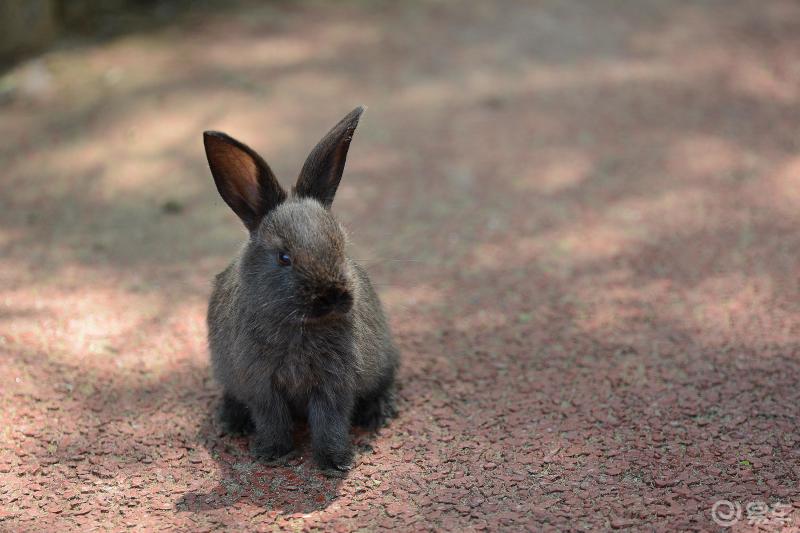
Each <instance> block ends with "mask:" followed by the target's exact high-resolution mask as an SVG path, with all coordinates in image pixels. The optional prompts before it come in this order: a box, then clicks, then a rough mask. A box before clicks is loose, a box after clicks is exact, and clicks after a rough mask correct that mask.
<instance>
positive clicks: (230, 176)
mask: <svg viewBox="0 0 800 533" xmlns="http://www.w3.org/2000/svg"><path fill="white" fill-rule="evenodd" d="M203 144H204V145H205V147H206V157H207V158H208V166H209V167H210V168H211V174H212V175H213V176H214V183H216V184H217V190H218V191H219V194H220V196H222V199H223V200H225V203H226V204H228V205H229V206H230V208H231V209H233V212H234V213H236V214H237V215H238V216H239V218H240V219H242V222H244V225H245V226H247V229H249V230H250V231H253V230H254V229H256V228H257V227H258V223H259V222H260V221H261V219H262V218H263V217H264V215H265V214H267V213H268V212H269V211H270V210H271V209H273V208H274V207H276V206H277V205H278V204H280V203H281V202H283V201H284V200H285V199H286V191H284V190H283V188H282V187H281V185H280V183H278V180H277V179H275V175H274V174H273V173H272V170H271V169H270V168H269V165H267V163H266V162H265V161H264V160H263V159H261V156H259V155H258V154H257V153H255V152H254V151H253V150H252V149H251V148H250V147H248V146H246V145H244V144H242V143H240V142H239V141H237V140H236V139H234V138H232V137H229V136H227V135H225V134H224V133H220V132H218V131H206V132H204V133H203Z"/></svg>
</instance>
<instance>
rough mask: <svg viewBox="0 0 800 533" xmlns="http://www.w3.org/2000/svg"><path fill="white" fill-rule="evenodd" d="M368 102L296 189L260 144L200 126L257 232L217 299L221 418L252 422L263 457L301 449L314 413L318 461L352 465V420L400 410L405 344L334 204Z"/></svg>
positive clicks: (317, 152) (313, 160)
mask: <svg viewBox="0 0 800 533" xmlns="http://www.w3.org/2000/svg"><path fill="white" fill-rule="evenodd" d="M363 111H364V109H363V108H362V107H358V108H356V109H354V110H353V111H351V112H350V113H349V114H348V115H347V116H346V117H344V118H343V119H342V120H341V121H340V122H339V123H338V124H336V126H334V127H333V129H332V130H331V131H329V132H328V133H327V135H325V137H323V138H322V140H321V141H320V142H319V144H317V146H316V147H315V148H314V149H313V150H312V151H311V154H310V155H309V156H308V159H307V160H306V162H305V164H304V165H303V168H302V170H301V171H300V177H299V178H298V179H297V183H296V184H295V186H294V188H293V189H292V191H291V193H290V194H287V192H286V191H285V190H284V189H283V188H282V187H281V185H280V184H279V183H278V181H277V179H276V178H275V176H274V174H273V173H272V171H271V170H270V168H269V166H268V165H267V163H266V162H264V160H263V159H262V158H261V157H260V156H259V155H258V154H256V153H255V152H254V151H253V150H252V149H250V148H249V147H247V146H245V145H244V144H242V143H240V142H239V141H236V140H235V139H232V138H231V137H228V136H227V135H225V134H224V133H219V132H213V131H207V132H205V133H204V134H203V141H204V144H205V149H206V156H207V157H208V164H209V167H210V168H211V174H212V175H213V176H214V182H215V183H216V185H217V189H218V190H219V193H220V195H221V196H222V198H223V200H225V202H226V203H227V204H228V205H229V206H230V208H231V209H233V211H234V212H235V213H236V214H237V215H238V216H239V218H240V219H241V220H242V222H243V223H244V225H245V226H246V227H247V229H248V230H249V232H250V235H249V239H248V240H247V242H246V244H245V245H244V246H243V248H242V249H241V251H240V252H239V254H238V256H237V257H236V259H234V261H233V262H232V263H231V264H230V265H229V266H228V268H226V269H225V270H224V271H223V272H222V273H220V274H218V275H217V277H216V279H215V282H214V289H213V292H212V294H211V301H210V302H209V306H208V338H209V344H210V348H211V362H212V366H213V370H214V375H215V377H216V379H217V380H218V381H219V383H220V384H221V385H222V387H223V389H224V392H223V399H222V404H221V407H220V420H221V422H222V424H223V426H224V427H225V429H226V430H227V431H229V432H231V433H245V434H247V433H254V438H253V441H252V446H251V450H252V452H253V453H254V454H256V455H257V456H259V457H261V458H263V459H266V460H271V459H276V458H278V457H281V456H283V455H285V454H287V453H288V452H290V451H291V450H292V446H293V443H292V423H293V421H294V420H295V419H298V418H300V419H302V418H305V419H307V420H308V424H309V428H310V431H311V440H312V447H313V450H314V457H315V459H316V461H317V463H318V464H319V465H320V466H321V467H323V468H337V469H339V470H349V469H350V468H351V467H352V461H353V449H352V444H351V442H350V425H351V423H355V424H358V425H361V426H364V427H368V428H371V429H375V428H378V427H380V426H382V425H384V424H385V423H386V422H387V421H388V420H389V419H390V418H392V417H393V416H395V414H396V411H395V398H394V393H395V373H396V371H397V366H398V361H399V353H398V350H397V348H396V347H395V345H394V343H393V341H392V336H391V333H390V331H389V328H388V326H387V323H386V318H385V316H384V314H383V310H382V309H381V304H380V301H379V300H378V296H377V295H376V294H375V291H374V289H373V288H372V285H371V284H370V281H369V278H368V277H367V274H366V272H365V271H364V269H363V268H362V267H361V266H360V265H358V264H357V263H356V262H355V261H353V260H352V259H351V258H350V257H349V256H348V255H347V252H346V250H345V244H346V237H345V233H344V231H343V229H342V227H341V226H340V225H339V222H337V220H336V218H334V216H333V215H332V214H331V211H330V209H331V203H332V202H333V197H334V194H335V193H336V189H337V187H338V186H339V181H340V180H341V178H342V172H343V171H344V165H345V160H346V158H347V151H348V148H349V146H350V140H351V139H352V137H353V133H354V131H355V129H356V126H357V125H358V120H359V118H360V117H361V114H362V112H363Z"/></svg>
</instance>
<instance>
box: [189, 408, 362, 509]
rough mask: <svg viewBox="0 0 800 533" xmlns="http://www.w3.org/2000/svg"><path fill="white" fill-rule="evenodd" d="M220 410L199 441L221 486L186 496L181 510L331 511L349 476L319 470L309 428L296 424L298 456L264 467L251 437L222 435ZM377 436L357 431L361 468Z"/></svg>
mask: <svg viewBox="0 0 800 533" xmlns="http://www.w3.org/2000/svg"><path fill="white" fill-rule="evenodd" d="M215 408H216V405H215V406H214V408H212V409H207V410H206V416H205V418H204V420H203V423H202V424H201V426H200V428H199V434H198V441H199V442H201V443H202V445H203V446H204V447H205V448H206V449H207V450H208V453H209V454H210V455H211V457H212V458H213V459H214V462H215V463H216V465H217V470H218V472H219V476H220V479H219V482H218V483H217V486H216V487H214V488H213V489H212V490H210V491H208V492H205V491H204V492H195V491H190V492H187V493H186V494H184V495H183V496H181V497H180V498H179V499H178V500H177V501H176V502H175V508H176V509H177V510H178V511H185V512H186V511H188V512H199V511H211V510H215V509H221V508H225V507H230V506H233V505H238V504H241V503H245V504H250V505H252V506H255V507H258V508H260V509H261V510H263V512H267V513H270V512H271V513H274V514H275V515H290V514H294V513H303V514H305V513H310V512H313V511H319V510H322V509H325V508H326V507H327V506H328V505H330V503H332V502H333V501H334V500H335V499H336V498H337V497H338V496H339V489H340V487H341V484H342V482H343V480H344V479H345V477H346V473H343V472H338V471H323V470H320V469H319V468H318V467H317V466H316V464H315V463H314V461H313V459H312V458H311V447H310V444H309V434H308V428H307V426H306V424H305V423H302V422H298V423H297V424H296V429H295V433H294V442H295V450H294V451H293V452H292V453H290V454H289V455H287V456H286V457H284V458H282V459H280V460H278V461H276V462H272V463H264V462H261V461H259V460H258V459H256V458H255V457H254V456H253V455H252V454H251V453H250V451H249V449H248V447H249V443H250V437H245V436H231V435H226V434H224V433H223V432H222V429H221V426H220V424H219V422H218V421H217V420H216V416H215V414H216V411H215ZM373 437H374V434H372V433H370V432H365V431H361V430H358V429H354V431H353V443H354V445H355V447H356V455H357V458H356V464H357V463H358V456H360V455H361V454H363V453H370V452H371V450H372V447H371V446H370V444H369V442H370V441H371V440H372V438H373ZM257 513H258V511H257Z"/></svg>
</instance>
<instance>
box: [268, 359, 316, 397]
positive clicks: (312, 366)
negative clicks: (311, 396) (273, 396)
mask: <svg viewBox="0 0 800 533" xmlns="http://www.w3.org/2000/svg"><path fill="white" fill-rule="evenodd" d="M324 373H325V369H324V368H323V366H322V364H321V361H320V359H319V358H318V357H316V356H314V354H309V353H307V352H305V351H302V350H291V349H289V350H286V351H285V352H284V353H283V354H281V356H280V357H279V358H278V360H277V361H276V364H275V367H274V370H273V373H272V380H273V383H275V385H277V386H278V387H280V388H282V389H284V390H286V391H287V392H293V393H300V392H304V391H308V390H311V389H313V388H314V387H316V386H317V385H319V383H320V382H321V381H322V376H323V375H324Z"/></svg>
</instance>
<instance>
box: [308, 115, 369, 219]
mask: <svg viewBox="0 0 800 533" xmlns="http://www.w3.org/2000/svg"><path fill="white" fill-rule="evenodd" d="M363 112H364V107H363V106H358V107H357V108H355V109H353V110H352V111H351V112H350V113H348V114H347V116H346V117H344V118H343V119H342V120H340V121H339V123H338V124H336V125H335V126H334V127H333V129H331V131H329V132H328V133H327V134H326V135H325V136H324V137H323V138H322V140H321V141H320V142H319V143H318V144H317V145H316V146H315V147H314V149H313V150H311V153H310V154H309V156H308V158H307V159H306V162H305V163H304V164H303V168H302V170H300V177H298V178H297V184H296V185H295V186H294V193H295V195H297V196H300V197H305V198H314V199H315V200H317V201H318V202H319V203H321V204H322V205H323V206H325V207H326V208H330V206H331V203H333V197H334V195H335V194H336V189H338V188H339V182H340V181H341V179H342V173H343V172H344V163H345V161H346V160H347V150H348V149H349V148H350V141H351V140H352V138H353V133H354V132H355V131H356V126H358V119H359V118H361V114H362V113H363Z"/></svg>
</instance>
